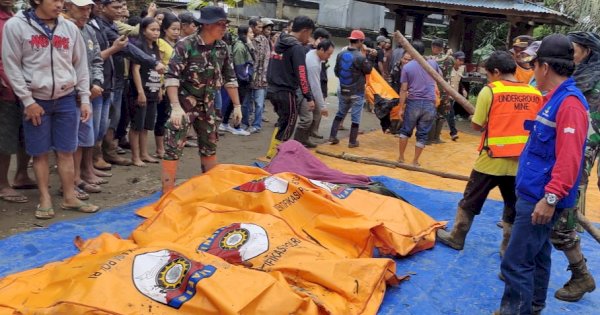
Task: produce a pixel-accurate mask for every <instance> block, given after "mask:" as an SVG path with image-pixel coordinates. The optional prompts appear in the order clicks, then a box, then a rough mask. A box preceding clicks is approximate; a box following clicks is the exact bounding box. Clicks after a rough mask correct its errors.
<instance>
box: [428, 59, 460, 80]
mask: <svg viewBox="0 0 600 315" xmlns="http://www.w3.org/2000/svg"><path fill="white" fill-rule="evenodd" d="M430 58H431V59H433V60H435V62H437V64H438V66H440V70H442V77H444V80H446V81H447V82H449V81H450V76H451V74H452V67H454V58H453V57H452V56H450V55H446V54H439V55H435V56H431V57H430Z"/></svg>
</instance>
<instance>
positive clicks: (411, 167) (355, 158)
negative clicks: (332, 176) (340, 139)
mask: <svg viewBox="0 0 600 315" xmlns="http://www.w3.org/2000/svg"><path fill="white" fill-rule="evenodd" d="M315 152H317V153H318V154H321V155H326V156H329V157H334V158H338V159H342V160H346V161H351V162H356V163H362V164H369V165H378V166H384V167H389V168H401V169H405V170H409V171H414V172H421V173H426V174H431V175H435V176H439V177H443V178H450V179H456V180H462V181H468V180H469V177H468V176H463V175H458V174H452V173H446V172H441V171H436V170H430V169H426V168H423V167H420V166H414V165H409V164H404V163H399V162H396V161H388V160H383V159H377V158H371V157H364V156H360V155H355V154H348V153H346V152H342V153H341V154H337V153H331V152H327V151H323V150H319V149H317V150H316V151H315Z"/></svg>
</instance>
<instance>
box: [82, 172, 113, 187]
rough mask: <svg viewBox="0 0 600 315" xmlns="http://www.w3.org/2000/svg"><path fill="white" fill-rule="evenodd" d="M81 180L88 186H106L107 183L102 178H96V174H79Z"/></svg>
mask: <svg viewBox="0 0 600 315" xmlns="http://www.w3.org/2000/svg"><path fill="white" fill-rule="evenodd" d="M81 179H82V180H83V181H85V182H86V183H89V184H94V185H104V184H108V181H107V180H106V179H104V178H102V177H98V176H96V174H94V173H91V174H89V173H85V174H84V173H82V174H81Z"/></svg>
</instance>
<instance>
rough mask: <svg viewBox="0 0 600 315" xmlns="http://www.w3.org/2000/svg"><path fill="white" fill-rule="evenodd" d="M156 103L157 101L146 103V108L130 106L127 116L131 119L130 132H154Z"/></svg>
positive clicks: (135, 105)
mask: <svg viewBox="0 0 600 315" xmlns="http://www.w3.org/2000/svg"><path fill="white" fill-rule="evenodd" d="M157 103H158V101H156V100H149V101H148V102H146V106H143V107H141V106H137V104H134V105H132V106H131V111H130V112H129V114H130V117H131V129H132V130H135V131H142V130H154V124H155V122H156V106H157V105H158V104H157Z"/></svg>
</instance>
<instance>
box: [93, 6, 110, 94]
mask: <svg viewBox="0 0 600 315" xmlns="http://www.w3.org/2000/svg"><path fill="white" fill-rule="evenodd" d="M88 25H90V26H91V27H92V28H93V29H94V32H96V39H97V40H98V44H99V45H100V51H105V50H107V49H108V48H110V44H109V43H108V38H106V34H105V33H104V31H103V30H102V27H101V26H100V25H101V24H100V23H99V22H98V20H97V18H91V19H90V20H89V22H88ZM103 68H104V71H103V72H104V83H103V85H102V89H103V90H104V93H105V94H106V93H110V91H112V89H113V86H114V84H115V82H114V81H115V77H114V73H115V66H114V64H113V58H112V56H110V57H108V58H106V59H105V60H104V66H103Z"/></svg>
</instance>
